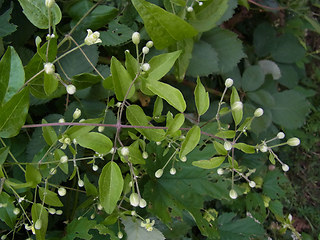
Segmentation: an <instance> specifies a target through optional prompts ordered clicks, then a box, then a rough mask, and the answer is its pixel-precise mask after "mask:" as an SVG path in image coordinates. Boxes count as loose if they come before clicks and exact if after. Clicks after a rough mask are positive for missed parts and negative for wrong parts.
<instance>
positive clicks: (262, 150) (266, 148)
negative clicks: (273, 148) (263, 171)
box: [259, 145, 268, 152]
mask: <svg viewBox="0 0 320 240" xmlns="http://www.w3.org/2000/svg"><path fill="white" fill-rule="evenodd" d="M259 150H260V151H261V152H267V151H268V146H267V145H261V146H260V147H259Z"/></svg>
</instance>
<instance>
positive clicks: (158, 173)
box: [154, 168, 163, 178]
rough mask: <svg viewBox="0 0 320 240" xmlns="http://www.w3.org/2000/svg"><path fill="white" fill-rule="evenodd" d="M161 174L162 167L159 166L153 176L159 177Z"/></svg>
mask: <svg viewBox="0 0 320 240" xmlns="http://www.w3.org/2000/svg"><path fill="white" fill-rule="evenodd" d="M162 174H163V169H162V168H160V169H158V170H157V171H156V172H155V174H154V176H155V177H156V178H161V176H162Z"/></svg>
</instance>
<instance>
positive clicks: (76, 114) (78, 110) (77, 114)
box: [72, 108, 81, 119]
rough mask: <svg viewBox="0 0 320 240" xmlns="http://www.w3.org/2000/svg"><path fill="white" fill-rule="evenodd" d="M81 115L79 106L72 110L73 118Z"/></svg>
mask: <svg viewBox="0 0 320 240" xmlns="http://www.w3.org/2000/svg"><path fill="white" fill-rule="evenodd" d="M80 116H81V110H80V109H79V108H76V110H74V112H73V115H72V117H73V119H78V118H79V117H80Z"/></svg>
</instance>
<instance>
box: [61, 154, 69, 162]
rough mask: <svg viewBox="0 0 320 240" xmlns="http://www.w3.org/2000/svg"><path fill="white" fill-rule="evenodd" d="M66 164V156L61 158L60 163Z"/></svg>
mask: <svg viewBox="0 0 320 240" xmlns="http://www.w3.org/2000/svg"><path fill="white" fill-rule="evenodd" d="M66 162H68V157H67V156H66V155H64V156H62V157H61V158H60V163H66Z"/></svg>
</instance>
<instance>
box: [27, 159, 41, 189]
mask: <svg viewBox="0 0 320 240" xmlns="http://www.w3.org/2000/svg"><path fill="white" fill-rule="evenodd" d="M25 178H26V182H32V183H33V186H32V187H36V186H37V184H39V183H41V179H42V176H41V173H40V171H39V169H37V168H35V167H34V166H33V165H32V164H28V165H27V167H26V172H25Z"/></svg>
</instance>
